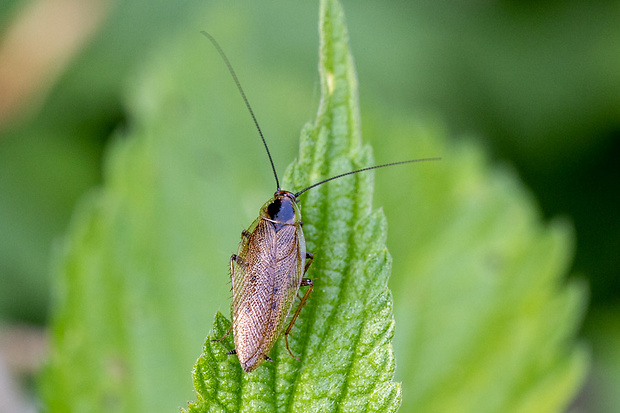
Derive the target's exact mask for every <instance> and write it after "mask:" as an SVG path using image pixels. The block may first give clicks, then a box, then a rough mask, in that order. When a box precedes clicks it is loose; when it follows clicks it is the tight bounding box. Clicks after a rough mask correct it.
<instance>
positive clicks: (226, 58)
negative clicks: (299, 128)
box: [200, 30, 280, 191]
mask: <svg viewBox="0 0 620 413" xmlns="http://www.w3.org/2000/svg"><path fill="white" fill-rule="evenodd" d="M200 33H202V34H203V35H205V37H206V38H207V39H209V40H210V41H211V43H212V44H213V46H215V49H216V50H217V52H218V53H219V54H220V56H221V57H222V60H224V63H225V64H226V67H227V68H228V71H229V72H230V75H231V76H232V78H233V80H234V81H235V84H236V85H237V89H239V93H241V97H242V98H243V101H244V102H245V106H247V108H248V110H249V111H250V115H252V120H254V125H256V129H258V134H259V135H260V138H261V139H262V140H263V145H265V150H266V151H267V156H268V157H269V162H270V163H271V169H272V170H273V176H274V177H275V178H276V186H277V187H278V191H279V190H280V181H279V180H278V174H277V173H276V167H275V165H274V164H273V159H272V158H271V152H269V147H268V146H267V141H265V137H264V136H263V131H262V130H261V128H260V126H259V125H258V121H257V120H256V116H254V111H253V110H252V106H250V102H249V101H248V98H247V97H246V96H245V92H244V91H243V88H242V87H241V83H240V82H239V79H238V78H237V74H236V73H235V70H234V69H233V67H232V65H231V64H230V61H229V60H228V57H226V54H225V53H224V51H223V50H222V48H221V47H220V45H219V43H218V42H217V41H216V40H215V39H214V38H213V36H211V35H210V34H209V33H207V32H205V31H204V30H203V31H201V32H200Z"/></svg>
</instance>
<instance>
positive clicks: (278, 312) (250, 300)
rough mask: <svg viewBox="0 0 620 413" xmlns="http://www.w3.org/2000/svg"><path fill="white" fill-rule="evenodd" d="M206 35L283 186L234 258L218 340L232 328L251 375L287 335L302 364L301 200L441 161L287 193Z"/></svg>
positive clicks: (304, 255)
mask: <svg viewBox="0 0 620 413" xmlns="http://www.w3.org/2000/svg"><path fill="white" fill-rule="evenodd" d="M202 34H204V35H205V36H206V37H207V38H208V39H209V40H210V41H211V43H212V44H213V46H215V48H216V49H217V51H218V53H219V54H220V56H221V57H222V59H223V60H224V63H225V64H226V67H227V68H228V71H229V72H230V74H231V76H232V78H233V80H234V81H235V84H236V85H237V89H238V90H239V92H240V93H241V97H242V98H243V101H244V102H245V105H246V107H247V108H248V110H249V112H250V115H251V116H252V119H253V120H254V124H255V126H256V129H257V130H258V133H259V135H260V137H261V140H262V141H263V145H264V146H265V150H266V151H267V156H268V157H269V162H270V163H271V168H272V170H273V175H274V177H275V180H276V186H277V190H276V192H275V194H274V196H273V198H271V199H270V200H269V201H267V202H266V203H265V205H263V207H262V208H261V209H260V213H259V216H258V218H256V220H255V221H254V222H253V223H252V225H250V227H249V228H248V229H247V230H244V231H243V232H242V233H241V243H240V245H239V251H238V252H237V253H236V254H233V255H232V256H231V257H230V277H231V281H232V291H233V301H232V325H231V328H230V329H229V330H228V332H227V333H226V334H225V335H224V336H223V337H222V338H220V339H218V340H214V341H221V340H223V339H224V338H225V337H227V336H228V335H229V334H230V331H231V330H232V332H233V337H234V341H235V349H234V350H231V351H229V352H228V353H227V354H236V355H237V357H238V358H239V363H240V364H241V368H242V369H243V370H244V371H245V372H247V373H249V372H251V371H253V370H255V369H256V368H257V367H258V366H260V364H261V363H262V362H263V361H264V360H268V361H273V360H271V358H269V353H270V352H271V350H272V348H273V346H274V344H275V343H276V341H277V339H278V338H279V337H280V336H281V335H282V333H284V338H285V341H286V349H287V350H288V352H289V353H290V355H291V356H292V357H294V358H295V359H297V360H299V358H298V357H297V356H295V355H294V354H293V352H292V351H291V349H290V347H289V343H288V334H289V333H290V331H291V329H292V328H293V325H294V323H295V320H296V319H297V317H298V316H299V313H300V311H301V309H302V307H303V306H304V304H305V303H306V301H307V300H308V297H309V296H310V293H311V292H312V289H313V282H312V280H311V279H309V278H305V277H304V275H305V274H306V271H307V270H308V267H309V266H310V264H311V263H312V259H313V255H312V254H311V253H309V252H307V251H306V241H305V239H304V233H303V230H302V222H301V212H300V210H299V205H298V204H297V198H298V197H299V196H300V195H301V194H303V193H304V192H306V191H307V190H309V189H312V188H314V187H316V186H318V185H322V184H324V183H326V182H329V181H332V180H334V179H337V178H342V177H343V176H347V175H351V174H356V173H359V172H363V171H368V170H371V169H377V168H384V167H387V166H393V165H401V164H406V163H412V162H422V161H431V160H439V158H425V159H413V160H408V161H401V162H393V163H388V164H384V165H376V166H371V167H368V168H363V169H358V170H355V171H351V172H347V173H344V174H340V175H337V176H333V177H331V178H328V179H325V180H323V181H320V182H317V183H315V184H313V185H310V186H309V187H307V188H304V189H302V190H301V191H298V192H296V193H293V192H289V191H285V190H282V189H281V188H280V181H279V180H278V174H277V173H276V168H275V165H274V163H273V159H272V158H271V153H270V152H269V148H268V146H267V142H266V141H265V137H264V136H263V132H262V130H261V128H260V126H259V125H258V121H257V120H256V117H255V116H254V111H253V110H252V107H251V106H250V103H249V101H248V99H247V97H246V96H245V92H244V91H243V88H242V87H241V83H240V82H239V79H238V78H237V75H236V73H235V71H234V69H233V68H232V65H231V64H230V61H229V60H228V58H227V57H226V55H225V54H224V51H223V50H222V48H221V47H220V45H219V44H218V43H217V41H216V40H215V39H214V38H213V37H212V36H211V35H210V34H208V33H207V32H204V31H203V32H202ZM303 286H308V287H309V288H308V289H307V290H306V292H305V294H304V295H303V297H302V298H301V302H300V303H299V305H298V306H297V309H296V310H295V312H294V313H293V317H292V318H291V320H290V321H289V323H288V326H286V319H287V318H288V315H289V314H290V312H291V310H292V308H293V303H294V301H295V297H296V296H297V294H298V292H299V289H300V288H301V287H303ZM285 326H286V328H285Z"/></svg>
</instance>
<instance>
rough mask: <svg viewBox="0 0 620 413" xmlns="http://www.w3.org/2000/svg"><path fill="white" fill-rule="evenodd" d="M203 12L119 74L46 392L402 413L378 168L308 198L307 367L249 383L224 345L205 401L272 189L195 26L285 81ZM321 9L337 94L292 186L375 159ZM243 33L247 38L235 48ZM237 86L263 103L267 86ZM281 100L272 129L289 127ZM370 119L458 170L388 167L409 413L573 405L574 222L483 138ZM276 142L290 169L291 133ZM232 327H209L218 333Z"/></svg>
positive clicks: (340, 44)
mask: <svg viewBox="0 0 620 413" xmlns="http://www.w3.org/2000/svg"><path fill="white" fill-rule="evenodd" d="M224 9H226V7H222V9H221V10H224ZM208 10H209V13H206V14H208V15H209V18H208V19H207V20H208V21H205V19H204V15H202V14H200V15H199V16H197V18H196V21H195V22H189V23H188V24H187V32H185V33H181V34H179V35H178V36H177V37H171V38H169V40H167V42H166V43H164V44H162V45H161V46H160V47H158V48H157V49H156V53H154V54H153V55H152V57H151V58H150V59H147V60H145V62H144V68H143V69H144V70H143V72H141V73H139V74H137V75H136V76H135V77H134V78H132V79H128V80H126V81H127V83H128V85H129V87H128V88H127V94H126V96H127V98H126V102H127V104H126V106H127V108H128V113H129V117H128V122H127V130H126V131H123V133H118V134H117V137H116V139H115V141H114V143H113V145H112V146H111V147H110V149H109V151H108V153H107V156H106V170H105V184H104V186H103V187H102V188H100V189H98V190H96V191H93V192H92V193H91V194H90V196H89V197H87V198H86V199H84V200H83V202H82V203H81V205H80V207H79V208H78V210H77V212H76V213H75V215H74V217H73V222H72V227H71V229H70V231H69V233H68V235H67V238H66V239H65V241H64V242H63V243H62V244H61V247H60V248H59V253H58V254H57V265H56V270H55V273H54V276H55V284H56V287H57V288H56V296H55V300H54V302H55V305H56V306H55V310H54V322H53V324H52V329H51V361H50V365H49V367H48V369H47V370H46V373H45V375H44V377H43V381H42V384H43V390H44V392H43V400H44V401H45V403H46V404H47V406H48V408H49V410H50V411H52V412H53V411H59V412H72V411H76V412H82V411H106V412H113V411H129V410H132V411H149V412H157V411H162V412H163V411H176V410H177V409H178V407H179V406H183V405H185V404H186V401H187V400H189V399H194V398H196V402H195V403H194V404H192V405H191V407H190V409H201V408H204V409H206V410H209V409H210V410H213V411H223V410H232V411H234V410H235V409H236V408H238V407H240V406H241V405H242V404H245V405H248V408H247V410H250V409H251V408H255V409H256V410H262V411H265V410H268V409H267V407H268V406H275V408H281V409H282V410H284V409H285V408H287V409H288V410H290V411H316V410H322V409H323V410H329V409H341V410H354V411H373V410H374V411H393V410H395V409H396V408H397V406H398V404H399V401H400V386H399V385H397V384H396V383H394V382H393V381H392V375H393V373H394V357H393V355H392V353H391V350H390V339H391V336H392V331H393V329H394V324H393V321H392V306H391V304H390V303H391V300H390V296H389V293H388V290H387V289H386V287H385V283H386V278H387V274H388V272H389V267H390V264H391V263H390V258H389V255H388V254H387V251H386V250H385V240H386V237H385V233H386V229H385V228H386V223H385V219H384V217H383V214H382V212H381V210H378V211H377V210H373V209H372V202H371V197H370V194H371V192H372V187H373V185H372V183H373V175H372V174H359V175H356V176H352V177H349V178H345V179H341V180H336V181H334V182H330V183H329V184H326V185H323V186H320V187H318V188H315V189H313V190H311V191H309V192H307V193H305V194H303V195H302V196H301V207H302V214H303V220H304V223H305V225H304V231H305V234H306V240H307V242H308V250H309V251H311V252H313V253H315V262H314V263H313V265H312V266H311V272H310V275H309V276H310V277H311V278H314V279H315V286H316V287H315V291H314V292H313V295H312V296H311V298H310V301H309V303H308V305H307V306H306V307H305V308H304V309H303V311H302V313H301V317H300V319H299V321H298V323H297V324H296V326H295V328H294V329H293V331H292V334H291V339H290V342H291V348H292V350H293V351H294V352H295V353H297V354H299V355H300V356H301V362H297V361H296V360H294V359H293V358H291V357H290V356H289V355H288V352H287V351H286V349H285V348H284V344H283V343H282V341H283V340H280V342H279V343H278V344H277V346H276V347H275V349H274V351H273V354H272V355H271V357H272V358H274V359H275V360H276V362H275V363H264V364H263V365H262V366H261V367H260V368H259V369H258V370H256V371H254V372H253V373H251V374H241V371H240V368H239V366H238V362H237V360H236V359H235V357H234V356H226V355H225V352H226V350H230V349H231V348H232V347H233V346H234V344H233V343H232V342H231V340H230V339H227V340H224V341H223V342H222V343H211V342H210V341H209V340H208V339H207V341H206V344H205V348H204V350H205V351H204V354H203V355H202V356H201V359H200V360H199V363H198V364H197V367H196V369H195V376H194V387H195V390H196V392H197V396H194V395H193V394H192V382H191V375H190V374H189V370H190V366H192V365H193V363H194V362H195V360H196V356H197V355H198V354H197V353H198V348H199V347H200V345H201V343H203V342H205V340H204V337H205V335H206V334H207V332H208V329H209V320H210V319H211V317H212V315H213V314H214V313H215V312H216V311H217V310H218V309H220V310H221V309H223V308H228V306H229V305H230V302H229V300H228V296H229V292H228V290H229V286H228V285H226V281H227V275H226V274H227V272H228V258H229V257H230V254H231V252H233V251H234V249H235V245H236V244H237V243H238V242H239V233H240V232H241V229H242V228H243V227H244V226H247V225H248V224H249V223H250V222H251V221H252V220H253V219H254V218H255V217H256V214H257V212H258V208H259V206H260V205H262V203H264V202H265V200H266V199H267V198H268V197H269V195H270V194H271V192H272V191H273V187H272V180H271V177H270V176H269V172H270V171H269V165H268V164H267V163H266V157H265V156H264V152H263V151H262V148H261V146H260V141H259V139H258V137H256V132H255V130H254V129H253V125H252V123H251V120H250V119H249V117H248V115H247V112H246V111H245V108H244V107H243V103H242V102H241V101H240V99H239V96H238V94H237V92H236V90H235V89H234V84H233V83H232V81H228V80H227V79H228V78H227V76H228V75H227V73H226V71H225V68H224V67H223V64H222V63H221V61H220V60H219V57H218V56H217V53H215V51H214V50H212V48H211V47H210V45H209V44H208V43H207V41H206V40H205V39H204V38H203V37H202V36H201V35H200V34H199V32H200V30H203V29H205V28H206V29H208V30H209V31H210V32H212V33H213V34H216V35H217V36H218V38H219V39H220V41H221V42H222V44H224V46H225V48H226V50H227V52H229V54H230V55H231V57H234V59H232V60H233V63H234V64H235V68H236V69H237V70H238V72H239V74H240V77H241V79H242V80H243V79H245V76H243V75H244V74H245V73H246V71H249V70H248V69H247V68H251V69H250V70H251V71H252V72H258V73H259V74H260V76H265V77H270V79H272V78H273V77H276V78H278V80H280V78H279V76H277V75H273V74H272V73H271V72H270V71H269V70H268V69H265V68H263V66H261V65H260V63H258V64H254V63H255V62H254V61H253V60H252V59H251V58H250V59H249V60H248V61H243V53H236V52H235V49H234V47H231V43H232V44H233V45H235V44H236V45H238V44H240V43H243V44H245V43H246V42H247V39H248V37H249V36H250V33H246V32H244V31H243V30H244V29H243V28H242V27H243V24H238V23H236V22H237V19H236V18H232V17H230V15H229V14H227V13H224V12H223V11H221V12H218V9H208ZM321 12H322V15H323V17H322V21H321V22H322V31H321V36H322V46H321V56H322V57H321V72H322V90H323V99H322V101H321V106H320V110H319V114H318V119H317V122H316V123H315V124H313V125H310V126H307V127H306V128H305V129H304V130H303V132H302V136H301V138H302V141H301V150H300V154H299V159H298V161H297V162H296V163H295V164H294V165H293V166H292V167H291V168H289V170H288V171H287V173H286V175H285V179H284V180H283V182H284V184H285V188H286V189H292V190H294V189H300V188H303V187H305V186H307V185H309V184H311V183H314V182H316V181H318V180H320V179H321V178H324V177H327V176H331V175H334V174H337V173H340V172H345V171H348V170H351V169H354V168H357V167H363V166H367V165H370V164H372V163H373V159H372V156H371V154H370V149H369V148H368V147H367V146H364V145H362V144H361V143H360V129H359V118H358V114H357V111H358V109H357V97H356V86H355V77H354V76H353V67H352V65H351V63H350V55H349V51H348V46H347V45H346V32H345V31H344V25H343V24H342V22H341V18H342V14H341V13H342V12H341V10H340V8H339V6H338V4H337V3H336V2H328V1H325V2H324V3H323V5H322V8H321ZM226 16H229V17H226ZM338 22H340V23H338ZM231 27H235V28H236V29H237V31H234V36H235V38H237V39H238V40H236V41H235V40H233V41H230V40H228V41H222V39H221V37H220V36H219V34H220V33H228V31H229V30H230V31H232V29H231ZM334 39H335V40H334ZM240 60H241V62H240ZM244 63H246V64H244ZM288 75H290V77H287V80H286V82H273V83H272V82H269V85H270V88H271V87H273V88H278V87H281V89H278V90H277V91H274V94H275V95H276V96H283V95H284V93H285V92H286V93H288V92H290V90H291V89H294V87H293V86H294V85H295V84H296V83H295V81H296V80H297V79H295V78H294V76H295V75H294V73H291V74H287V76H288ZM272 85H273V86H272ZM244 86H245V87H246V93H248V95H249V96H250V97H251V101H252V102H253V103H254V104H256V101H255V100H254V97H255V96H256V95H257V93H252V90H253V89H254V88H255V85H253V83H252V82H248V83H247V84H246V83H244ZM272 91H273V90H271V89H270V90H269V93H271V92H272ZM278 93H280V94H278ZM258 95H259V94H258ZM303 97H304V98H306V96H303ZM257 106H259V105H257ZM287 106H292V105H283V108H282V109H281V110H278V111H277V114H278V116H281V118H282V120H281V122H278V124H277V125H275V126H274V125H270V124H268V126H269V127H270V128H271V129H273V128H276V129H278V128H280V127H281V124H284V123H286V122H288V121H290V119H289V118H288V116H287V115H288V114H290V112H289V111H288V110H289V108H288V107H287ZM255 109H257V107H255ZM264 110H265V109H264V108H262V107H261V111H264ZM273 110H274V111H276V110H275V109H273ZM364 113H365V117H364V121H365V133H366V134H367V136H368V137H372V136H373V135H374V136H376V137H377V139H381V140H380V141H379V142H377V145H375V146H376V150H377V151H378V152H379V151H380V152H379V157H380V159H381V161H382V162H383V161H385V162H389V161H392V160H401V159H408V158H420V157H427V156H442V157H443V158H444V160H443V161H442V162H441V163H429V164H426V165H425V164H420V165H416V166H411V167H407V166H403V167H398V168H393V169H388V170H382V171H381V173H379V174H378V175H377V176H378V179H380V180H382V181H380V184H379V185H377V189H378V191H379V197H378V199H381V200H382V202H383V203H385V210H386V214H387V216H388V217H390V222H391V223H392V225H391V231H390V241H391V242H392V245H390V250H391V251H392V252H393V253H394V254H395V257H396V259H395V265H396V267H395V271H394V277H393V278H392V280H391V282H392V287H393V288H392V291H394V296H395V302H394V312H395V314H396V320H397V323H398V324H397V328H396V330H395V334H396V335H395V351H396V354H397V358H398V360H399V363H398V370H397V372H396V373H397V379H398V380H402V382H403V385H402V389H403V390H404V393H403V409H401V410H407V411H416V412H421V411H429V412H434V411H456V412H459V411H476V412H485V411H489V412H493V411H508V412H511V411H515V412H520V411H523V412H525V411H537V412H538V411H541V412H547V411H548V412H552V411H560V410H561V408H562V407H563V406H565V405H566V404H567V403H568V402H569V401H570V399H571V398H572V397H573V394H574V392H575V389H576V388H577V387H578V385H579V383H580V381H581V379H582V377H583V371H584V369H585V355H584V352H583V351H582V350H581V349H580V348H578V347H577V348H576V347H575V344H574V342H573V337H574V335H575V329H576V328H577V325H578V322H579V317H580V314H581V312H582V311H583V305H584V291H583V290H584V289H583V287H582V286H580V285H579V284H577V283H574V282H570V283H568V284H565V283H564V282H563V281H562V276H563V275H564V274H565V273H566V269H567V266H568V263H569V261H570V257H571V255H572V249H571V234H570V227H569V226H568V225H567V224H565V223H563V222H561V221H556V222H554V223H552V224H551V225H549V224H544V223H543V222H542V220H541V218H540V216H539V213H538V212H537V210H536V207H535V206H534V205H533V201H532V200H531V199H530V197H529V195H528V194H527V192H526V191H525V190H524V189H523V187H522V185H521V184H520V183H519V182H518V179H517V178H516V177H515V174H514V173H513V172H511V171H510V170H507V169H506V168H497V167H492V166H490V165H489V164H488V162H487V161H486V159H485V156H484V153H483V151H482V149H480V147H479V146H478V145H476V144H475V143H472V142H470V143H455V142H451V141H448V140H447V139H445V133H443V132H442V131H441V130H437V128H421V127H420V126H419V123H417V122H416V123H414V122H413V121H412V120H411V119H410V116H411V115H410V114H406V115H405V116H403V115H402V114H399V113H397V112H395V111H393V110H390V111H383V108H369V110H366V109H365V111H364ZM259 115H260V114H259ZM239 119H247V121H245V122H244V121H240V120H239ZM261 119H263V118H262V116H259V120H261ZM262 125H263V127H265V124H262ZM376 125H378V126H376ZM369 132H370V133H369ZM278 135H279V134H278V133H275V134H274V133H270V134H268V137H271V136H278ZM280 135H284V133H282V134H280ZM403 136H404V137H407V138H408V139H406V140H403V139H402V138H403ZM268 140H269V142H270V144H271V149H272V152H274V153H275V154H276V155H275V156H274V158H275V159H276V160H277V159H280V157H279V156H278V155H277V153H278V152H281V153H284V152H285V150H284V149H282V147H283V146H284V145H285V144H284V143H283V141H286V139H278V140H276V139H275V138H274V139H272V138H268ZM248 142H250V144H248ZM255 154H258V155H255ZM405 154H406V155H405ZM395 157H397V159H394V158H395ZM395 177H396V178H395ZM267 182H268V184H267ZM390 182H391V183H392V185H390ZM263 184H264V185H263ZM227 328H228V322H227V321H226V320H225V319H224V317H222V316H216V323H215V328H214V330H213V332H212V334H211V335H210V336H209V338H219V337H221V336H222V335H223V334H224V333H225V331H226V330H227ZM250 405H251V406H250Z"/></svg>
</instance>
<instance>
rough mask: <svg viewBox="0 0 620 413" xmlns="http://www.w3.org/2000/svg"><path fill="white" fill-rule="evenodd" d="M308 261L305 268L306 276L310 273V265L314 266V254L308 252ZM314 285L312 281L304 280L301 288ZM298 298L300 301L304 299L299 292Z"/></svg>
mask: <svg viewBox="0 0 620 413" xmlns="http://www.w3.org/2000/svg"><path fill="white" fill-rule="evenodd" d="M306 259H307V260H308V261H306V266H305V267H304V275H305V274H306V272H308V267H309V266H310V264H312V260H314V254H313V253H311V252H306ZM311 284H312V280H311V279H309V278H302V279H301V284H300V285H299V286H300V287H305V286H307V285H311ZM297 298H299V299H300V300H301V299H302V297H300V296H299V292H298V293H297Z"/></svg>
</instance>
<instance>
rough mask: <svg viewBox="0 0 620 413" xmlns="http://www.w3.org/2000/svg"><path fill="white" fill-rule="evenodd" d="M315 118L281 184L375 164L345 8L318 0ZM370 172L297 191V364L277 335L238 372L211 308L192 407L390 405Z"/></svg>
mask: <svg viewBox="0 0 620 413" xmlns="http://www.w3.org/2000/svg"><path fill="white" fill-rule="evenodd" d="M320 16H321V22H320V35H321V49H320V64H319V67H320V74H321V92H322V99H321V104H320V108H319V113H318V116H317V120H316V122H315V124H313V125H307V126H306V127H305V128H304V130H303V132H302V136H301V148H300V154H299V160H298V161H296V162H295V163H294V164H293V165H292V166H291V167H290V168H289V169H288V171H287V173H286V177H285V180H284V182H285V188H288V189H290V190H299V189H302V188H305V187H307V186H309V185H310V184H312V183H315V182H318V181H320V180H322V179H325V178H327V177H330V176H334V175H337V174H339V173H343V172H348V171H350V170H353V169H358V168H361V167H364V166H369V165H371V164H372V155H371V150H370V147H368V146H365V145H362V143H361V139H360V125H359V114H358V111H359V109H358V102H357V84H356V77H355V71H354V68H353V60H352V57H351V55H350V51H349V48H348V39H347V33H346V28H345V25H344V16H343V12H342V9H341V7H340V5H339V4H338V2H336V1H330V0H328V1H322V2H321V11H320ZM372 179H373V178H372V173H365V174H358V175H355V176H351V177H347V178H344V179H340V180H336V181H334V182H330V183H329V184H326V185H323V186H321V187H318V188H315V189H313V190H311V191H309V192H307V193H305V194H304V195H302V196H301V202H300V203H301V208H302V219H303V221H304V233H305V234H306V240H307V246H308V251H311V252H313V253H314V254H315V260H314V263H313V264H312V266H311V267H310V271H309V277H310V278H312V279H315V280H316V282H315V289H314V292H313V294H312V296H311V298H310V301H309V303H308V305H307V306H306V307H305V308H304V309H303V310H302V313H301V316H300V318H299V319H298V320H297V322H296V324H295V327H294V329H293V330H292V334H291V338H290V345H291V348H292V349H293V351H294V352H297V353H299V354H301V362H297V361H295V360H294V359H293V358H292V357H290V355H289V354H288V352H287V351H286V349H285V347H284V344H283V340H280V341H279V342H278V344H277V345H276V348H275V349H274V350H273V351H272V352H271V354H270V357H271V358H272V359H274V361H275V362H274V363H264V364H263V365H261V367H259V368H258V369H257V370H256V371H254V372H252V373H250V374H243V373H242V371H241V368H240V366H239V363H238V361H237V360H236V359H235V357H233V356H227V355H226V351H227V350H230V349H232V348H233V347H234V343H233V342H232V340H231V339H230V338H227V339H226V340H224V341H223V342H222V343H212V342H211V340H212V339H216V338H219V337H222V336H224V334H225V333H226V331H227V330H228V327H229V326H230V323H229V322H228V320H226V319H224V318H223V316H221V315H220V314H218V315H217V316H216V320H215V325H214V332H213V333H212V334H211V335H210V336H209V337H208V338H207V340H206V342H205V346H204V350H203V354H202V356H201V357H200V359H199V360H198V362H197V364H196V367H195V369H194V386H195V388H196V392H197V395H198V396H197V400H196V402H194V403H191V404H190V407H189V411H192V412H200V411H218V410H225V411H260V412H264V411H284V410H291V411H336V410H341V411H381V412H385V411H396V409H397V408H398V406H399V404H400V386H399V385H398V384H397V383H394V382H392V377H393V374H394V367H395V365H394V357H393V354H392V349H391V343H390V340H391V337H392V335H393V329H394V321H393V316H392V300H391V295H390V292H389V290H388V289H387V278H388V276H389V271H390V267H391V259H390V257H389V254H388V252H387V250H386V248H385V237H386V230H387V224H386V221H385V217H384V216H383V213H382V212H381V211H380V210H379V211H374V212H373V211H372V209H371V202H372V186H373V185H372Z"/></svg>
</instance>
